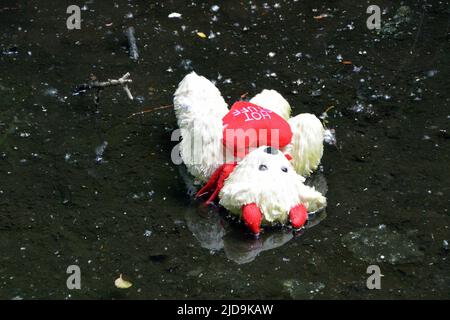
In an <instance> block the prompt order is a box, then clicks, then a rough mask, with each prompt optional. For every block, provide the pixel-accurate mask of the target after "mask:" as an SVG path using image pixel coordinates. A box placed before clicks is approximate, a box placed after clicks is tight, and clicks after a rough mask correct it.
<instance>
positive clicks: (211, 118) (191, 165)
mask: <svg viewBox="0 0 450 320" xmlns="http://www.w3.org/2000/svg"><path fill="white" fill-rule="evenodd" d="M174 108H175V114H176V116H177V120H178V126H179V127H180V129H181V136H182V140H181V144H180V153H181V158H182V159H183V162H184V163H185V164H186V166H187V168H188V171H189V172H190V173H191V174H192V175H193V176H194V177H196V178H198V179H200V180H202V181H206V180H208V178H209V177H210V176H211V174H212V173H213V172H214V170H216V169H217V168H218V167H219V166H220V165H221V164H222V163H223V161H224V159H223V155H224V148H223V144H222V118H223V117H224V116H225V115H226V114H227V113H228V107H227V104H226V103H225V100H224V99H223V98H222V95H221V94H220V91H219V90H218V89H217V88H216V86H215V85H214V84H213V83H212V82H211V81H209V80H208V79H206V78H205V77H202V76H199V75H197V74H196V73H195V72H192V73H190V74H188V75H187V76H186V77H184V79H183V80H182V81H181V82H180V84H179V85H178V89H177V91H176V92H175V96H174Z"/></svg>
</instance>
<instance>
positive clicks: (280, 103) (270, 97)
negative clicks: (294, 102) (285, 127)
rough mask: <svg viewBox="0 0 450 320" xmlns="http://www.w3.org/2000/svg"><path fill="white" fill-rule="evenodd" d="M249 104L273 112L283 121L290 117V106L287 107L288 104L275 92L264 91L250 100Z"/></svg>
mask: <svg viewBox="0 0 450 320" xmlns="http://www.w3.org/2000/svg"><path fill="white" fill-rule="evenodd" d="M250 102H251V103H254V104H257V105H258V106H260V107H263V108H265V109H269V110H270V111H273V112H275V113H276V114H278V115H279V116H281V117H283V118H284V119H285V120H288V119H289V117H290V116H291V106H290V105H289V102H287V101H286V99H285V98H283V96H282V95H281V94H280V93H279V92H278V91H276V90H267V89H264V90H263V91H261V92H260V93H258V94H257V95H256V96H254V97H253V98H251V99H250Z"/></svg>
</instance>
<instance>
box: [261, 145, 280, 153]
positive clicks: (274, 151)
mask: <svg viewBox="0 0 450 320" xmlns="http://www.w3.org/2000/svg"><path fill="white" fill-rule="evenodd" d="M264 152H265V153H268V154H277V153H278V149H275V148H272V147H267V148H265V149H264Z"/></svg>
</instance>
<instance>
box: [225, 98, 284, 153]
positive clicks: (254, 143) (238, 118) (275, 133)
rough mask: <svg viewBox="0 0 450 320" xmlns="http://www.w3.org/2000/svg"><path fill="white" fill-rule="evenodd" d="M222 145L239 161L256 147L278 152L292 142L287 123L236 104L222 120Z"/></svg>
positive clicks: (243, 103) (256, 108)
mask: <svg viewBox="0 0 450 320" xmlns="http://www.w3.org/2000/svg"><path fill="white" fill-rule="evenodd" d="M222 122H223V125H224V129H223V144H224V145H225V146H226V147H227V148H228V149H229V150H233V152H234V154H235V156H239V157H243V156H245V155H246V154H247V153H248V152H249V151H251V150H252V149H254V148H257V147H259V146H272V147H275V148H278V149H279V148H282V147H284V146H286V145H287V144H289V142H291V139H292V131H291V127H290V126H289V123H288V122H287V121H286V120H284V119H283V118H282V117H281V116H279V115H278V114H276V113H275V112H273V111H271V110H268V109H265V108H262V107H260V106H257V105H256V104H253V103H250V102H247V101H239V102H236V103H235V104H233V106H232V107H231V110H230V111H229V112H228V113H227V114H226V115H225V117H223V119H222Z"/></svg>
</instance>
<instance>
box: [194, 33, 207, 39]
mask: <svg viewBox="0 0 450 320" xmlns="http://www.w3.org/2000/svg"><path fill="white" fill-rule="evenodd" d="M197 35H198V36H199V37H200V38H202V39H205V38H207V37H208V36H207V35H206V34H204V33H203V32H197Z"/></svg>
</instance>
